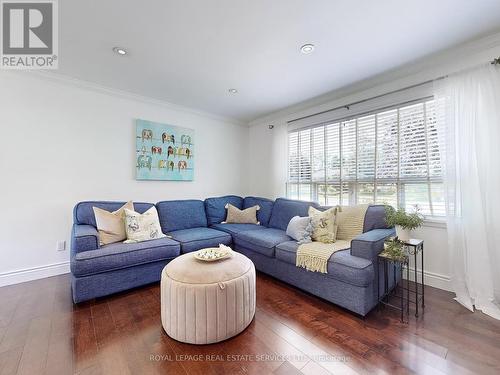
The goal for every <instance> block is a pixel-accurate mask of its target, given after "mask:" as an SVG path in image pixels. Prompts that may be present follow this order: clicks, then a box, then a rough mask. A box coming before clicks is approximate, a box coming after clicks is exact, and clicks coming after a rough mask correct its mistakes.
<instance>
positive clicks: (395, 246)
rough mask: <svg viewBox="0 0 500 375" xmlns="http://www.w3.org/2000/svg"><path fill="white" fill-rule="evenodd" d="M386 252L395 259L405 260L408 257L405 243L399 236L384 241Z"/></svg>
mask: <svg viewBox="0 0 500 375" xmlns="http://www.w3.org/2000/svg"><path fill="white" fill-rule="evenodd" d="M384 253H385V254H386V255H387V256H388V257H389V258H390V259H393V260H403V259H404V258H405V257H406V253H405V251H404V243H403V241H401V240H400V239H398V238H397V237H391V238H388V239H387V240H385V242H384Z"/></svg>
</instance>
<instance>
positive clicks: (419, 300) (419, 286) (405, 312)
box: [377, 239, 425, 323]
mask: <svg viewBox="0 0 500 375" xmlns="http://www.w3.org/2000/svg"><path fill="white" fill-rule="evenodd" d="M403 246H404V248H405V250H406V251H405V253H406V254H405V255H403V256H401V257H394V256H392V255H390V254H388V253H386V252H384V251H383V252H381V253H380V254H379V255H378V262H379V269H380V263H382V264H383V270H384V271H383V272H384V289H383V291H384V292H383V294H382V295H380V282H379V283H377V291H378V294H377V295H378V296H379V303H380V304H381V305H383V306H389V307H392V308H394V309H396V310H399V311H400V312H401V322H402V323H409V316H410V303H414V304H415V317H417V318H418V316H419V306H421V307H422V309H423V308H424V307H425V304H424V241H423V240H416V239H410V240H408V241H404V242H403ZM419 253H420V259H421V271H420V273H421V275H420V280H421V283H420V282H419V275H418V271H417V260H418V254H419ZM410 256H413V257H414V259H415V269H414V272H415V282H414V285H415V288H412V287H411V286H410V267H409V260H410ZM390 266H392V267H393V285H394V289H393V290H392V291H389V272H388V271H389V267H390ZM398 272H399V282H398V280H397V277H396V275H397V273H398ZM405 272H406V283H405V282H404V280H403V275H404V273H405ZM405 284H406V285H405ZM413 294H414V295H415V300H413V298H410V297H411V296H412V295H413ZM391 297H392V298H396V299H398V300H399V302H400V303H399V306H398V305H395V304H393V303H391V302H390V298H391ZM405 318H406V319H405Z"/></svg>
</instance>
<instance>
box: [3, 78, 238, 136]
mask: <svg viewBox="0 0 500 375" xmlns="http://www.w3.org/2000/svg"><path fill="white" fill-rule="evenodd" d="M9 72H12V73H14V74H23V75H29V76H30V77H33V78H38V79H42V80H45V81H50V82H53V83H57V84H62V85H67V86H72V87H76V88H79V89H84V90H91V91H94V92H98V93H101V94H105V95H109V96H114V97H119V98H123V99H128V100H134V101H138V102H142V103H146V104H151V105H155V106H160V107H164V108H168V109H170V110H173V111H179V112H184V113H188V114H192V115H196V116H201V117H207V118H210V119H212V120H215V121H220V122H223V123H226V124H232V125H238V126H248V123H247V122H245V121H241V120H238V119H234V118H231V117H226V116H221V115H217V114H215V113H211V112H206V111H203V110H198V109H194V108H191V107H186V106H183V105H180V104H175V103H171V102H168V101H164V100H160V99H155V98H152V97H149V96H144V95H139V94H135V93H132V92H130V91H125V90H120V89H115V88H111V87H108V86H104V85H100V84H98V83H95V82H90V81H85V80H82V79H78V78H73V77H70V76H66V75H63V74H58V73H53V72H48V71H42V70H31V71H26V70H24V71H9Z"/></svg>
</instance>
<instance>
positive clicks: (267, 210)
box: [243, 197, 274, 227]
mask: <svg viewBox="0 0 500 375" xmlns="http://www.w3.org/2000/svg"><path fill="white" fill-rule="evenodd" d="M255 205H259V206H260V210H259V211H257V220H258V221H259V222H260V225H264V226H265V227H267V226H268V225H269V219H270V218H271V211H272V209H273V205H274V201H272V200H271V199H267V198H260V197H245V199H244V200H243V209H246V208H249V207H252V206H255Z"/></svg>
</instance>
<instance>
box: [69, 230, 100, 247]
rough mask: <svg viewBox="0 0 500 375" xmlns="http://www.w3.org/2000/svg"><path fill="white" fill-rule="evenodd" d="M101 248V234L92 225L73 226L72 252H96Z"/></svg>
mask: <svg viewBox="0 0 500 375" xmlns="http://www.w3.org/2000/svg"><path fill="white" fill-rule="evenodd" d="M98 248H99V232H97V229H96V228H94V227H93V226H92V225H84V224H73V231H72V233H71V252H72V253H73V254H77V253H80V252H82V251H89V250H96V249H98Z"/></svg>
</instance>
